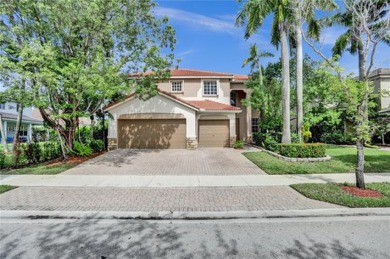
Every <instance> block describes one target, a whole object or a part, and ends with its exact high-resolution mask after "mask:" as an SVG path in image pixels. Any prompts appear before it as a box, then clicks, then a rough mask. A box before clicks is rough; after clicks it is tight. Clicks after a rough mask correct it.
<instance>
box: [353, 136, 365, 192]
mask: <svg viewBox="0 0 390 259" xmlns="http://www.w3.org/2000/svg"><path fill="white" fill-rule="evenodd" d="M356 148H357V166H356V171H355V174H356V187H358V188H360V189H366V183H365V182H364V139H363V138H360V139H358V140H357V141H356Z"/></svg>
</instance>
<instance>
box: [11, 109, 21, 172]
mask: <svg viewBox="0 0 390 259" xmlns="http://www.w3.org/2000/svg"><path fill="white" fill-rule="evenodd" d="M22 118H23V105H22V104H18V117H17V119H16V126H15V134H14V141H13V146H12V154H13V164H14V167H17V166H18V163H19V157H20V152H21V151H20V150H19V131H20V125H21V124H22Z"/></svg>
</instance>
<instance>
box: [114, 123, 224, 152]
mask: <svg viewBox="0 0 390 259" xmlns="http://www.w3.org/2000/svg"><path fill="white" fill-rule="evenodd" d="M198 122H199V123H198V125H199V128H198V130H199V131H198V136H199V138H198V141H199V147H229V120H199V121H198ZM118 147H119V148H145V149H157V148H176V149H180V148H186V120H185V119H170V120H167V119H164V120H161V119H131V120H126V119H125V120H118Z"/></svg>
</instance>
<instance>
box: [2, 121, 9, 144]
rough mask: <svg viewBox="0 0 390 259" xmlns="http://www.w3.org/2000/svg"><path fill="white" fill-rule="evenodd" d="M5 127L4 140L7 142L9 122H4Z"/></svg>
mask: <svg viewBox="0 0 390 259" xmlns="http://www.w3.org/2000/svg"><path fill="white" fill-rule="evenodd" d="M3 126H4V135H5V136H4V138H5V141H7V137H8V123H7V121H4V124H3Z"/></svg>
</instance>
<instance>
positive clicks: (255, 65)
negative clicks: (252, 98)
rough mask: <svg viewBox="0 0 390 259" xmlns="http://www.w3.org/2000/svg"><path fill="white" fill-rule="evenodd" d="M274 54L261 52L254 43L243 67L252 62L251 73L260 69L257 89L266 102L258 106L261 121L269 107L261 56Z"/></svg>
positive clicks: (265, 56)
mask: <svg viewBox="0 0 390 259" xmlns="http://www.w3.org/2000/svg"><path fill="white" fill-rule="evenodd" d="M273 56H274V55H273V54H272V53H270V52H266V51H263V52H259V49H258V48H257V46H256V44H252V45H251V47H250V51H249V57H248V58H247V59H245V60H244V62H243V64H242V67H245V66H246V65H248V64H250V67H251V73H252V74H253V73H254V72H255V71H259V72H258V73H259V85H258V86H257V90H258V91H259V92H261V93H262V94H261V96H262V97H263V98H262V99H263V100H262V101H263V102H266V103H263V104H262V105H261V106H260V107H256V108H257V109H259V110H260V118H261V121H263V120H264V118H265V110H266V109H265V108H266V107H268V101H266V99H267V98H265V96H266V94H265V92H266V90H265V89H264V80H263V71H262V68H261V62H260V60H261V58H267V57H273Z"/></svg>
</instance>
